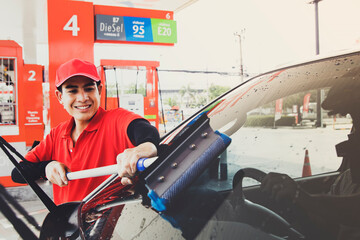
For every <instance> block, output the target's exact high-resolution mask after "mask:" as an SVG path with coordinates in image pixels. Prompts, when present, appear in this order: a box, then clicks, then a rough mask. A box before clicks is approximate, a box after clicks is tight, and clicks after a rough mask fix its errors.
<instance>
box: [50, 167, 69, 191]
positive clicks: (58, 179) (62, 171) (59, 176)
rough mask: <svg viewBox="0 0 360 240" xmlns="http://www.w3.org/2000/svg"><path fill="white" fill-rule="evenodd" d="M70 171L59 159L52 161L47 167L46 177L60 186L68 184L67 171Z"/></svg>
mask: <svg viewBox="0 0 360 240" xmlns="http://www.w3.org/2000/svg"><path fill="white" fill-rule="evenodd" d="M68 171H69V169H68V167H67V166H66V165H65V164H63V163H61V162H58V161H52V162H50V163H49V164H48V165H47V166H46V168H45V174H46V178H47V179H48V180H49V181H50V182H52V183H53V184H56V185H59V186H60V187H63V186H66V185H68V179H67V177H66V172H68Z"/></svg>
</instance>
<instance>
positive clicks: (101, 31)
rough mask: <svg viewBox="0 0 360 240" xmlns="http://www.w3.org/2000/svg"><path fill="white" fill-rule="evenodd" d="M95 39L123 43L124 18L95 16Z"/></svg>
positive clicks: (124, 38) (124, 37)
mask: <svg viewBox="0 0 360 240" xmlns="http://www.w3.org/2000/svg"><path fill="white" fill-rule="evenodd" d="M96 39H98V40H119V41H125V40H126V36H125V29H124V18H123V17H121V16H109V15H96Z"/></svg>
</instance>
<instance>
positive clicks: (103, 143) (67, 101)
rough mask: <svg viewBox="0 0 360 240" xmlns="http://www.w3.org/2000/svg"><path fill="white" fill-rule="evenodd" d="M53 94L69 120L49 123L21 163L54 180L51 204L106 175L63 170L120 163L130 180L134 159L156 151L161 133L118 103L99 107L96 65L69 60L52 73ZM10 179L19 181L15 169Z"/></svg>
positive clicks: (80, 194)
mask: <svg viewBox="0 0 360 240" xmlns="http://www.w3.org/2000/svg"><path fill="white" fill-rule="evenodd" d="M55 85H56V87H57V90H56V97H57V99H58V100H59V102H60V104H62V105H63V107H64V108H65V110H66V111H67V112H68V114H69V115H70V116H71V117H72V118H71V119H70V120H68V121H66V122H63V123H61V124H59V125H58V126H57V127H55V128H53V129H52V130H51V131H50V133H49V134H48V135H47V136H46V138H45V139H44V140H43V141H41V142H40V144H39V145H38V146H37V147H35V148H34V149H32V150H31V151H30V152H29V153H27V154H26V156H25V158H26V159H27V160H28V161H30V162H32V163H33V164H30V163H27V162H22V166H23V168H25V169H27V171H28V172H29V173H31V175H32V177H33V178H34V179H37V178H40V177H42V178H47V179H48V180H49V181H50V182H52V183H53V194H54V201H55V204H61V203H64V202H70V201H79V200H82V199H83V198H84V197H85V196H86V195H87V194H89V193H90V192H91V191H92V190H93V189H95V188H96V187H97V186H98V185H99V184H100V183H102V182H103V181H104V180H105V179H106V178H107V177H95V178H87V179H79V180H73V181H68V180H67V178H66V172H69V171H79V170H85V169H91V168H97V167H102V166H107V165H111V164H116V163H117V164H118V173H119V176H120V177H122V180H121V182H122V184H131V183H132V182H131V180H130V177H132V176H134V174H135V172H136V162H137V161H138V159H139V158H142V157H153V156H156V155H157V146H158V144H159V140H160V137H159V133H158V131H157V130H156V128H155V127H153V126H152V125H151V124H150V123H149V122H148V121H147V120H145V119H144V118H142V117H141V116H139V115H137V114H135V113H133V112H130V111H127V110H125V109H122V108H118V109H114V110H109V111H106V110H104V109H102V108H101V107H100V96H101V90H102V84H101V81H100V77H99V75H98V73H97V70H96V67H95V65H94V64H92V63H90V62H86V61H82V60H80V59H72V60H70V61H68V62H66V63H64V64H63V65H61V66H60V67H59V68H58V70H57V72H56V80H55ZM12 177H13V180H14V181H16V182H21V181H23V179H22V177H20V176H19V174H18V172H17V171H16V170H14V171H13V173H12Z"/></svg>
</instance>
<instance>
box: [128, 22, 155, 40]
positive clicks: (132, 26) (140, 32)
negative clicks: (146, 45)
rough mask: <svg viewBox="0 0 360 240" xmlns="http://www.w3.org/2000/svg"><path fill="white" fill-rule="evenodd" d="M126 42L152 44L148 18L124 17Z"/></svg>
mask: <svg viewBox="0 0 360 240" xmlns="http://www.w3.org/2000/svg"><path fill="white" fill-rule="evenodd" d="M124 24H125V34H126V41H136V42H153V36H152V31H151V19H150V18H137V17H124Z"/></svg>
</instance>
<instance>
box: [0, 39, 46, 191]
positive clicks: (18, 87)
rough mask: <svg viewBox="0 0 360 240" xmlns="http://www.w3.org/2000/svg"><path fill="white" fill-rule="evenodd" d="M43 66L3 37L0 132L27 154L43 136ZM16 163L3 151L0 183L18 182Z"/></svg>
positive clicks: (0, 49)
mask: <svg viewBox="0 0 360 240" xmlns="http://www.w3.org/2000/svg"><path fill="white" fill-rule="evenodd" d="M42 82H43V66H40V65H29V64H24V61H23V57H22V47H21V46H20V45H19V44H17V43H16V42H15V41H12V40H0V135H1V136H2V137H3V138H4V139H5V140H6V141H8V142H9V143H10V144H11V145H12V146H13V147H14V148H16V150H17V151H18V152H19V153H21V154H23V155H24V154H25V153H26V150H27V149H28V148H29V147H31V145H32V144H33V142H34V141H35V140H42V139H43V137H44V124H43V116H42V113H43V94H42ZM12 169H13V165H12V164H11V162H10V161H9V160H8V158H7V157H6V155H5V154H4V153H3V152H2V151H0V184H2V185H3V186H5V187H10V186H16V185H18V184H16V183H14V182H12V180H11V177H10V173H11V170H12Z"/></svg>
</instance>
